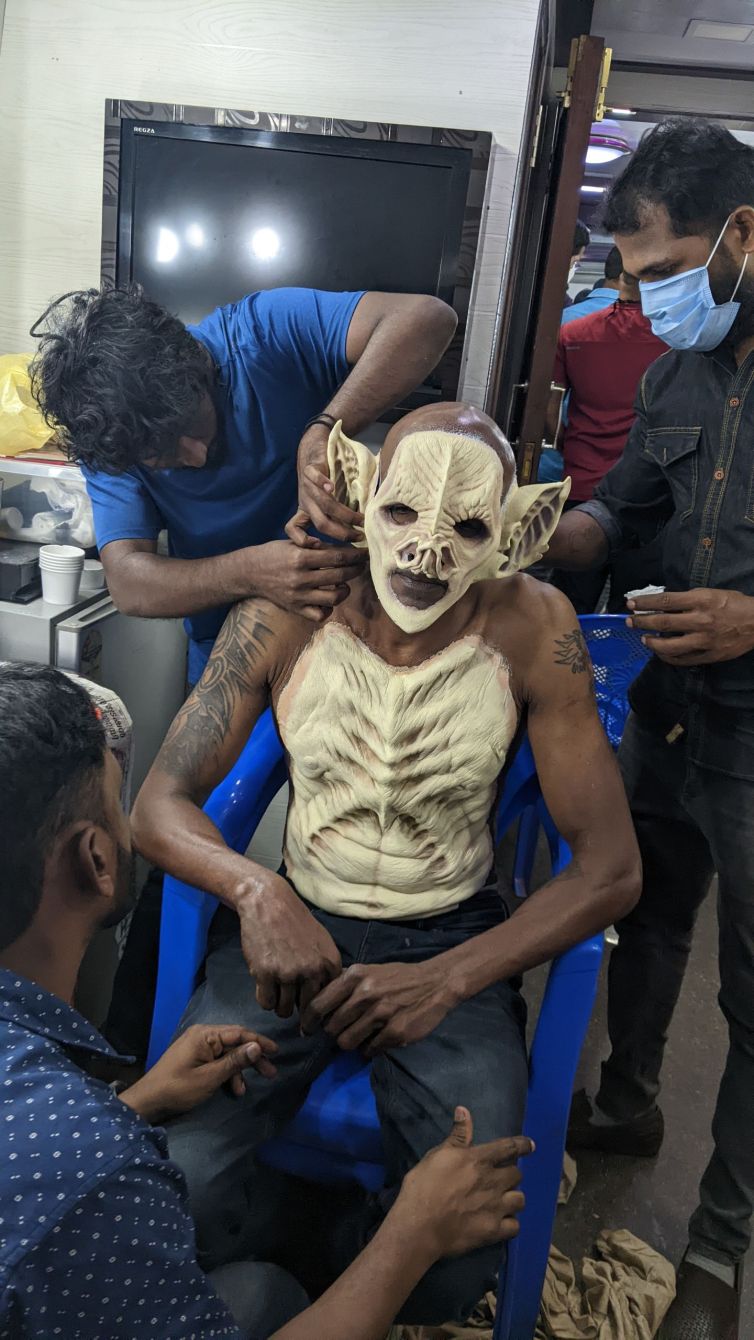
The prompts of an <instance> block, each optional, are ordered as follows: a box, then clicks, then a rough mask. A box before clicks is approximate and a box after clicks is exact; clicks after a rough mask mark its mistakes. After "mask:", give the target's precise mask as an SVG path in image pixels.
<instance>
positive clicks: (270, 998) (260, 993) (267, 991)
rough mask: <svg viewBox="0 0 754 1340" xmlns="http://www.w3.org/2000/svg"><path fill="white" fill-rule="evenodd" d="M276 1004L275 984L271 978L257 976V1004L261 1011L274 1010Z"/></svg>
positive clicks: (276, 991) (276, 990)
mask: <svg viewBox="0 0 754 1340" xmlns="http://www.w3.org/2000/svg"><path fill="white" fill-rule="evenodd" d="M277 1003H278V988H277V982H276V981H275V979H274V978H273V977H266V976H265V977H260V976H259V975H257V1004H258V1005H260V1006H261V1007H262V1009H263V1010H274V1009H275V1007H276V1005H277Z"/></svg>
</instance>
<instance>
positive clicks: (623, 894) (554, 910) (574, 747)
mask: <svg viewBox="0 0 754 1340" xmlns="http://www.w3.org/2000/svg"><path fill="white" fill-rule="evenodd" d="M541 595H542V597H543V598H544V599H545V601H546V605H547V607H548V611H547V619H546V623H547V631H546V633H545V634H544V636H543V638H542V640H541V643H540V649H539V651H538V654H537V655H536V657H535V660H534V662H533V664H532V665H531V667H530V670H529V672H528V682H527V688H526V691H527V696H528V706H529V715H528V733H529V740H530V742H531V747H532V750H533V753H534V759H535V762H536V765H537V775H538V777H539V781H540V785H541V787H542V793H543V796H544V799H545V803H546V805H547V808H548V810H549V812H550V814H551V816H552V819H553V821H554V823H555V826H556V828H557V829H558V832H559V833H560V834H561V835H562V836H563V837H564V838H565V840H566V841H567V843H568V845H569V847H570V849H571V854H572V860H571V863H570V865H569V866H568V867H567V869H566V870H564V871H563V872H562V874H560V875H558V876H556V878H555V879H551V880H550V881H549V882H548V883H547V884H545V885H544V886H543V887H542V888H541V889H539V890H537V892H536V893H533V894H532V895H531V896H530V897H529V898H527V899H526V900H525V902H523V903H522V904H521V905H520V907H519V908H518V909H517V910H516V912H515V913H514V914H513V916H512V917H511V918H510V920H509V921H507V922H504V923H503V924H502V925H501V926H499V927H496V928H495V929H494V930H491V931H487V932H485V934H483V935H480V936H478V937H476V938H475V939H474V940H470V941H468V942H467V944H465V945H462V946H460V947H459V948H457V949H453V950H451V951H450V952H449V953H447V954H446V955H444V956H441V960H442V962H443V966H444V968H445V970H446V971H448V972H450V971H454V972H455V973H456V974H457V977H458V988H459V990H460V992H461V994H462V998H463V997H466V996H467V995H472V994H474V993H476V992H477V991H480V990H482V989H483V988H484V987H486V986H488V985H490V984H491V983H492V982H494V981H498V980H500V979H501V978H509V977H512V976H515V975H516V974H518V973H520V972H524V971H525V970H526V969H527V968H532V967H534V966H535V965H536V964H539V963H545V962H547V961H548V960H549V959H552V958H555V957H556V956H557V955H558V954H561V953H563V952H564V950H566V949H568V948H570V946H571V945H574V944H577V943H578V942H579V941H580V940H583V939H585V938H586V937H587V936H589V935H593V934H594V933H595V932H596V931H599V930H602V929H604V927H605V926H608V925H609V924H610V922H611V921H614V920H617V919H618V918H620V917H621V916H624V915H625V914H626V912H628V911H629V910H630V908H631V907H633V905H634V903H635V902H636V899H637V898H638V896H639V892H640V888H641V866H640V861H639V852H638V847H637V843H636V836H635V833H634V829H633V824H632V822H631V815H630V813H629V809H628V802H627V800H626V794H625V791H624V789H623V783H622V781H621V777H620V773H619V771H618V765H617V763H616V761H615V759H614V757H613V753H612V750H611V749H610V746H609V744H608V742H607V739H606V736H605V733H604V731H603V729H602V725H601V723H600V720H599V717H598V715H597V708H596V704H595V701H594V692H593V688H592V675H591V662H590V660H589V654H588V651H587V649H586V643H585V642H584V638H583V635H582V633H581V630H580V628H579V624H578V620H577V618H576V615H575V613H574V611H573V609H572V607H571V605H570V603H569V602H568V601H567V600H566V599H565V597H564V596H561V595H560V593H558V592H556V591H554V590H552V588H546V591H543V592H542V593H541Z"/></svg>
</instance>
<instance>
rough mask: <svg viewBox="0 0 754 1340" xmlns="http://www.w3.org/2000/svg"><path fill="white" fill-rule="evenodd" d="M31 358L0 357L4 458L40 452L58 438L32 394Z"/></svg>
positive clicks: (0, 439) (1, 453)
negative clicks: (50, 441)
mask: <svg viewBox="0 0 754 1340" xmlns="http://www.w3.org/2000/svg"><path fill="white" fill-rule="evenodd" d="M31 358H32V355H31V354H1V355H0V456H19V455H20V454H21V452H23V451H38V450H39V448H40V447H43V446H44V445H45V443H46V442H49V440H50V438H51V437H54V435H55V433H54V429H52V428H50V427H49V426H48V425H47V424H46V423H45V421H44V416H43V414H42V411H41V410H40V408H39V406H38V405H37V403H36V401H35V400H34V398H33V396H32V394H31V381H30V378H29V363H30V362H31Z"/></svg>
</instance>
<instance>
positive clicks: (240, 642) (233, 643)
mask: <svg viewBox="0 0 754 1340" xmlns="http://www.w3.org/2000/svg"><path fill="white" fill-rule="evenodd" d="M272 636H273V633H272V630H271V629H270V628H268V627H267V625H266V624H265V623H264V622H263V621H262V619H261V618H260V617H259V615H258V613H257V610H256V608H255V607H254V606H252V607H249V606H244V605H235V606H234V607H233V609H232V610H231V612H230V614H229V615H228V617H227V619H226V620H225V623H224V624H223V627H222V629H221V630H220V633H219V635H218V638H217V641H216V643H215V645H214V648H213V651H212V655H211V656H210V658H209V661H208V662H207V668H206V669H205V671H204V674H203V675H202V677H201V679H200V680H199V683H198V684H197V686H196V688H195V689H194V692H193V693H192V694H191V696H190V698H189V699H188V700H187V702H186V703H185V704H184V706H183V707H182V708H181V710H180V712H179V713H178V716H177V717H176V719H175V721H174V722H173V724H172V726H171V727H170V730H169V731H168V734H167V738H166V740H165V743H164V744H163V746H162V749H161V751H160V756H159V757H160V766H161V767H162V769H163V771H164V772H166V773H168V774H169V776H171V777H179V778H182V779H184V780H186V781H191V780H193V779H194V778H196V777H197V774H199V773H201V771H202V770H203V768H204V767H205V766H206V765H207V764H208V763H210V762H211V761H212V759H213V758H214V757H216V756H217V755H218V754H219V752H220V750H221V749H222V746H223V742H224V740H225V738H226V736H227V734H228V732H229V730H230V729H231V726H232V723H233V717H234V715H235V712H236V709H237V708H238V706H239V704H240V703H242V702H243V700H244V699H245V698H249V697H253V695H254V694H256V693H258V692H259V689H260V675H259V668H258V667H259V663H260V661H261V660H262V659H263V657H264V654H265V652H266V650H267V647H268V644H269V641H270V639H271V638H272Z"/></svg>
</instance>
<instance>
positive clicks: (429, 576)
mask: <svg viewBox="0 0 754 1340" xmlns="http://www.w3.org/2000/svg"><path fill="white" fill-rule="evenodd" d="M328 464H329V468H330V477H331V479H332V480H333V483H334V485H335V492H336V497H338V498H339V499H340V500H342V501H345V502H347V503H348V504H349V505H350V506H352V507H354V508H358V509H359V510H360V511H363V513H364V535H365V541H366V545H367V547H368V549H369V566H370V571H371V576H372V581H373V583H374V588H375V591H376V593H377V598H378V599H379V602H380V604H381V605H382V608H383V609H384V610H385V613H386V614H388V615H389V617H390V618H391V619H392V621H393V623H395V624H396V625H397V626H398V627H399V628H401V629H402V630H403V631H404V632H406V633H419V632H422V631H423V629H425V628H428V627H429V626H430V624H433V623H434V622H435V620H436V619H438V618H439V617H440V615H442V614H444V613H445V612H446V610H448V609H450V608H451V606H453V605H455V603H456V601H458V600H459V599H460V597H461V596H462V595H464V594H465V592H466V591H467V590H468V589H469V587H470V586H471V584H472V582H478V581H483V580H485V579H487V578H491V577H504V576H508V575H510V574H511V573H513V572H517V571H519V569H521V568H523V567H528V566H529V565H530V564H532V563H536V562H537V561H538V560H539V559H540V558H541V557H542V555H543V554H544V553H545V551H546V549H547V544H548V542H549V539H550V536H551V535H552V532H553V530H554V529H555V526H556V525H557V523H558V520H559V518H560V514H561V511H562V508H563V503H564V502H565V500H566V498H567V496H568V492H569V489H570V480H565V481H563V482H562V483H557V484H533V485H528V486H526V487H524V488H519V487H518V484H517V483H516V481H515V479H513V480H512V482H511V484H510V486H509V488H508V490H507V492H506V489H505V479H504V472H503V465H502V461H501V460H500V457H499V456H498V455H497V454H496V452H495V451H493V449H492V448H491V447H490V446H489V445H488V444H487V443H486V442H483V441H480V440H479V439H477V438H474V437H470V436H469V437H467V436H463V435H462V434H460V433H448V432H441V431H437V430H432V431H425V432H417V433H411V434H410V435H409V436H407V437H404V438H403V440H402V441H401V442H400V443H399V444H398V446H397V448H396V450H395V453H394V455H393V458H392V460H391V462H390V465H389V468H388V470H387V472H386V474H385V476H384V478H380V477H379V466H378V462H377V459H376V458H375V457H374V456H372V454H371V453H370V452H369V451H368V449H367V448H366V447H364V446H362V444H361V443H360V442H352V441H351V440H350V439H348V438H346V437H345V436H344V435H343V433H342V432H341V431H340V425H339V424H337V425H336V426H335V428H334V429H333V431H332V433H331V435H330V441H329V444H328Z"/></svg>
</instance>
